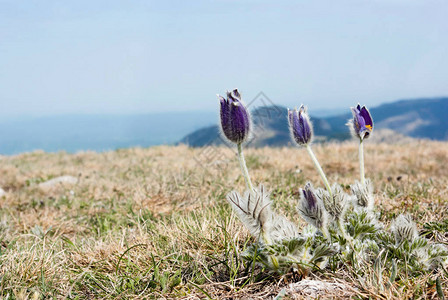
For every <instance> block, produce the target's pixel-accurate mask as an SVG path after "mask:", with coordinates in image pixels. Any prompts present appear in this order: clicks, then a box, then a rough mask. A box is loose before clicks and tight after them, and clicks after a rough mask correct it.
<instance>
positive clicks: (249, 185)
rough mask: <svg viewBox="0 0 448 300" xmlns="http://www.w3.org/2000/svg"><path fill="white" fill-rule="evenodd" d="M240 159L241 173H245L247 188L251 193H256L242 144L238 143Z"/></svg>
mask: <svg viewBox="0 0 448 300" xmlns="http://www.w3.org/2000/svg"><path fill="white" fill-rule="evenodd" d="M238 159H239V161H240V166H241V172H242V173H243V177H244V179H245V180H246V185H247V188H248V189H249V190H251V191H254V187H253V185H252V182H251V181H250V177H249V171H248V170H247V166H246V160H245V159H244V155H243V148H242V146H241V143H238Z"/></svg>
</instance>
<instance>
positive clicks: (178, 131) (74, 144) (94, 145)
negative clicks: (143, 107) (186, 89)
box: [0, 112, 217, 155]
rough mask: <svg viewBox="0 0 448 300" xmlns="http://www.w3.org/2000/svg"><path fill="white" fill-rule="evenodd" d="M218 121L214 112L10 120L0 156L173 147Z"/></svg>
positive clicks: (0, 135) (0, 139)
mask: <svg viewBox="0 0 448 300" xmlns="http://www.w3.org/2000/svg"><path fill="white" fill-rule="evenodd" d="M216 118H217V117H216V115H215V114H213V113H211V112H182V113H181V112H170V113H157V114H156V113H153V114H138V115H137V114H135V115H59V116H49V117H38V118H20V119H12V118H9V120H3V121H2V122H1V123H0V154H7V155H9V154H17V153H21V152H28V151H33V150H36V149H41V150H44V151H47V152H54V151H61V150H64V151H67V152H76V151H82V150H94V151H105V150H114V149H117V148H128V147H134V146H141V147H148V146H153V145H160V144H174V143H176V142H177V141H179V139H181V138H182V137H183V136H185V135H186V134H188V133H189V132H191V131H193V130H196V129H199V128H201V127H203V126H207V125H210V124H213V123H216Z"/></svg>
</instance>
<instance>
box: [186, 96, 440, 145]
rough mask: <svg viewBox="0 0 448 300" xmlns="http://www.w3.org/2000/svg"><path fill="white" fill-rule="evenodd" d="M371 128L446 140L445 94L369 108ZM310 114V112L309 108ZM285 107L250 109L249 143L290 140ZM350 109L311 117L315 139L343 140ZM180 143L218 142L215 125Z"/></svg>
mask: <svg viewBox="0 0 448 300" xmlns="http://www.w3.org/2000/svg"><path fill="white" fill-rule="evenodd" d="M370 112H371V114H372V116H373V119H374V123H375V130H379V129H390V130H393V131H396V132H398V133H400V134H401V135H405V136H409V137H415V138H428V139H433V140H448V97H444V98H431V99H414V100H400V101H396V102H393V103H388V104H383V105H380V106H378V107H373V108H371V109H370ZM310 114H311V117H312V115H313V114H312V112H310ZM286 116H287V109H286V108H285V107H282V106H269V107H261V108H257V109H255V110H254V111H253V112H252V117H253V120H254V132H255V133H254V137H253V140H252V141H251V142H250V145H252V146H285V145H288V144H290V138H289V129H288V122H287V118H286ZM351 116H352V115H351V112H350V111H349V110H348V111H347V113H346V114H341V115H337V116H332V117H324V118H313V117H312V122H313V125H314V132H315V135H316V138H317V139H318V140H322V141H325V140H344V139H348V138H349V137H350V135H349V132H348V128H347V126H346V125H345V124H346V123H347V120H348V119H350V118H351ZM180 143H184V144H187V145H190V146H193V147H200V146H205V145H209V144H215V145H218V144H222V143H223V140H222V139H221V137H220V136H219V127H218V125H213V126H209V127H205V128H201V129H198V130H196V131H194V132H192V133H190V134H188V135H187V136H185V137H184V138H183V139H182V140H180Z"/></svg>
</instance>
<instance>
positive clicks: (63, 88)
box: [0, 0, 448, 155]
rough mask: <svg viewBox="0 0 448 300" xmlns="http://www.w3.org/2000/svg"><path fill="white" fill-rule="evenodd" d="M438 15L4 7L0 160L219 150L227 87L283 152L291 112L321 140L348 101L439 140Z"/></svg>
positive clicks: (318, 7) (216, 6) (390, 4)
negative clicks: (302, 116) (41, 153)
mask: <svg viewBox="0 0 448 300" xmlns="http://www.w3.org/2000/svg"><path fill="white" fill-rule="evenodd" d="M447 13H448V2H446V1H435V0H434V1H433V0H428V1H414V0H370V1H360V0H356V1H355V0H353V1H348V0H343V1H275V2H274V1H255V0H254V1H252V0H242V1H233V0H217V1H203V0H199V1H180V0H179V1H110V0H108V1H84V0H77V1H51V0H48V1H42V0H40V1H31V0H30V1H15V0H0V154H8V155H9V154H17V153H22V152H26V151H32V150H36V149H42V150H45V151H60V150H64V151H68V152H76V151H82V150H95V151H104V150H110V149H117V148H125V147H131V146H142V147H147V146H152V145H159V144H175V143H178V142H180V141H182V142H184V143H187V144H190V145H192V146H204V145H207V144H209V143H219V141H216V136H217V127H216V126H215V124H216V123H217V121H218V100H217V98H216V94H217V93H219V94H225V92H226V90H228V89H232V88H236V87H237V88H239V90H240V91H241V93H242V95H243V99H244V100H245V102H246V103H256V105H254V106H253V108H254V109H255V114H257V112H258V113H259V112H260V111H261V112H265V111H264V110H263V109H264V108H263V107H264V106H269V107H272V106H275V111H277V112H279V113H278V115H275V114H270V115H269V120H270V121H269V122H268V123H269V124H268V125H267V126H268V127H269V128H268V130H265V131H266V132H269V134H266V137H265V139H264V140H263V141H262V142H259V143H257V145H285V144H286V143H287V142H286V140H285V141H279V140H278V139H277V140H274V141H272V139H270V140H269V139H268V138H269V137H272V134H273V132H274V133H275V132H277V133H278V134H279V135H281V134H283V133H284V132H285V130H287V128H286V116H283V115H282V114H284V112H285V108H286V107H295V106H299V105H300V104H301V103H305V104H306V105H308V107H309V112H310V114H311V116H312V117H314V118H313V119H314V120H315V126H316V131H317V133H318V134H319V135H321V136H322V137H323V138H324V140H325V139H327V140H328V139H333V138H335V139H345V138H347V135H346V134H345V133H343V132H346V131H345V128H344V124H345V120H346V119H347V118H349V117H350V111H349V107H350V106H354V105H356V104H357V103H358V102H361V103H362V104H365V105H367V106H368V107H369V108H371V110H372V114H373V116H374V119H375V121H376V128H377V129H382V128H383V129H390V130H395V131H398V132H400V134H403V135H405V136H410V137H418V138H430V139H438V140H447V139H448V131H447V128H448V121H447V119H448V118H447V116H448V98H447V96H448V84H447V82H448V59H447V54H448V39H447V38H446V34H447V32H448V18H447V17H446V16H447ZM260 92H262V94H261V96H260ZM257 108H258V110H257ZM341 122H342V124H341ZM341 126H342V127H341Z"/></svg>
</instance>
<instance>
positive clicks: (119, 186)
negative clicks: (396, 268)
mask: <svg viewBox="0 0 448 300" xmlns="http://www.w3.org/2000/svg"><path fill="white" fill-rule="evenodd" d="M314 150H315V152H316V155H317V157H318V158H319V159H320V161H321V163H322V165H323V168H324V170H326V172H327V176H328V177H329V180H330V181H331V182H334V181H337V182H339V183H340V184H344V185H349V184H351V183H352V182H353V181H354V180H355V179H357V177H358V165H357V146H356V145H355V144H353V143H344V144H328V145H324V146H317V145H316V146H315V147H314ZM365 150H366V172H367V177H369V178H371V179H372V180H373V182H374V184H375V191H376V207H377V209H378V211H380V212H381V218H382V221H383V222H386V223H387V222H388V220H389V219H390V217H393V216H395V215H397V214H399V213H401V212H404V211H407V212H410V213H411V214H412V215H413V216H414V218H415V220H416V221H417V222H418V226H419V229H422V226H423V225H424V224H425V223H426V222H430V221H432V222H442V221H443V220H446V219H447V206H448V169H447V168H446V165H447V163H448V144H447V143H439V142H414V143H411V144H406V145H385V144H379V145H374V144H369V143H368V144H367V145H366V149H365ZM205 153H207V155H208V156H211V157H209V158H206V157H205V156H206V155H205ZM217 154H219V156H215V155H217ZM246 159H247V162H248V167H249V170H250V172H251V175H252V180H253V181H254V182H259V183H261V182H262V183H265V184H266V186H267V187H269V188H270V189H271V192H272V195H273V199H274V206H275V208H276V209H277V210H279V211H281V212H282V213H284V214H285V215H286V216H287V217H288V218H290V220H292V221H294V222H295V223H297V224H298V225H299V226H302V225H303V224H304V223H303V221H301V220H299V217H298V215H297V214H296V212H295V206H296V203H297V191H298V189H299V188H300V187H302V186H303V185H304V184H305V182H306V181H307V180H310V181H312V182H313V184H314V185H316V186H320V185H321V184H320V181H319V177H318V175H317V173H316V172H315V170H314V167H313V165H312V163H311V161H310V160H309V159H308V157H307V155H306V152H305V151H304V150H301V149H296V148H277V149H270V148H262V149H249V150H247V151H246ZM197 160H199V161H200V162H201V164H200V165H199V164H198V162H197ZM0 170H1V176H0V187H2V188H3V189H4V190H5V191H6V192H7V193H6V195H4V196H3V197H2V198H1V199H0V290H1V292H0V295H1V296H2V297H4V298H8V297H10V298H18V299H20V298H32V297H36V298H42V297H56V298H145V297H146V298H147V297H150V298H181V297H185V298H186V299H196V298H204V297H211V298H231V297H236V298H239V297H246V296H247V295H251V297H252V298H255V299H266V298H268V297H272V296H275V295H277V294H278V293H279V291H280V290H281V289H282V288H283V287H286V286H287V285H288V284H289V283H291V282H294V281H295V280H296V279H294V278H293V277H291V276H283V277H279V276H276V275H272V274H268V273H266V272H262V270H260V269H256V270H254V272H253V273H252V270H251V269H247V268H245V266H244V265H243V263H242V262H241V261H240V260H239V258H238V253H240V252H241V251H242V250H243V249H244V248H245V247H246V245H247V243H248V242H251V241H252V239H251V238H250V237H249V235H248V233H247V232H246V230H245V229H244V228H242V226H241V224H240V223H239V221H238V220H237V219H235V216H234V215H233V214H232V213H231V210H230V207H229V205H228V204H227V203H226V200H225V195H226V193H228V192H229V191H231V190H232V189H237V190H239V191H243V190H244V188H245V186H244V181H243V178H242V176H241V175H240V172H239V167H238V163H237V160H236V157H235V156H234V154H233V151H232V150H231V149H227V148H210V149H190V148H188V147H185V146H177V147H168V146H167V147H153V148H149V149H139V148H135V149H127V150H117V151H114V152H107V153H93V152H85V153H78V154H66V153H55V154H47V153H42V152H34V153H30V154H23V155H18V156H12V157H1V158H0ZM62 175H72V176H75V177H77V178H78V183H77V184H74V185H70V184H67V185H57V186H54V187H53V188H50V189H48V188H46V189H44V188H41V187H39V183H41V182H44V181H46V180H48V179H51V178H54V177H58V176H62ZM432 238H433V239H437V240H438V241H439V242H444V243H447V240H448V234H447V233H446V232H439V233H437V232H436V233H435V234H433V235H432ZM314 276H317V277H319V278H321V279H323V280H325V281H333V280H337V281H339V282H341V281H342V282H345V283H348V284H349V285H350V287H352V288H353V289H354V290H355V291H356V293H358V296H359V297H372V298H402V299H405V298H412V297H414V298H417V297H424V298H425V297H427V298H431V297H436V292H435V284H434V283H433V281H432V278H430V277H431V276H430V275H428V278H426V277H425V278H414V279H409V280H408V281H405V282H400V283H396V284H395V285H393V286H390V287H389V289H387V290H379V289H378V288H376V287H375V285H374V284H370V283H369V281H368V280H366V281H365V282H362V280H360V279H359V278H354V277H352V276H348V273H346V272H343V271H341V272H335V273H332V272H330V271H329V272H328V273H324V274H317V275H312V276H311V277H312V278H314ZM447 278H448V277H447V276H446V274H444V275H443V277H442V285H443V286H444V287H445V288H446V286H447V285H448V281H447ZM446 294H447V295H448V292H446Z"/></svg>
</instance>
